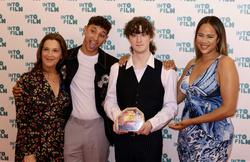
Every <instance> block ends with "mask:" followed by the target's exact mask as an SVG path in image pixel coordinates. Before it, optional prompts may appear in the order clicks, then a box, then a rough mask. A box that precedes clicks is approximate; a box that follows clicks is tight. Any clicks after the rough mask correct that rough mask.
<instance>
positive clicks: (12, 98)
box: [9, 96, 15, 105]
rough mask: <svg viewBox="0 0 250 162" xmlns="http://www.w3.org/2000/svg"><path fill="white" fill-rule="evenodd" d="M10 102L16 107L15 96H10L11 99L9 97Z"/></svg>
mask: <svg viewBox="0 0 250 162" xmlns="http://www.w3.org/2000/svg"><path fill="white" fill-rule="evenodd" d="M9 101H10V104H11V105H15V99H14V97H13V96H10V97H9Z"/></svg>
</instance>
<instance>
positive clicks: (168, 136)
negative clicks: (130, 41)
mask: <svg viewBox="0 0 250 162" xmlns="http://www.w3.org/2000/svg"><path fill="white" fill-rule="evenodd" d="M162 138H163V139H172V134H170V133H168V130H167V129H165V128H164V129H162Z"/></svg>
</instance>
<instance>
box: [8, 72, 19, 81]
mask: <svg viewBox="0 0 250 162" xmlns="http://www.w3.org/2000/svg"><path fill="white" fill-rule="evenodd" d="M8 77H9V78H10V81H11V82H16V81H17V80H19V79H20V77H21V74H20V73H9V74H8Z"/></svg>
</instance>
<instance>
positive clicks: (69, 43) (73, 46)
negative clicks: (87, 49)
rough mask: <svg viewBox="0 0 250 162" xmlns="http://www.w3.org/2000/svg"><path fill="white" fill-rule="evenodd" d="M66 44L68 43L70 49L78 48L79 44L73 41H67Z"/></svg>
mask: <svg viewBox="0 0 250 162" xmlns="http://www.w3.org/2000/svg"><path fill="white" fill-rule="evenodd" d="M65 42H66V43H67V47H68V49H71V48H76V47H77V44H75V41H74V40H73V39H65Z"/></svg>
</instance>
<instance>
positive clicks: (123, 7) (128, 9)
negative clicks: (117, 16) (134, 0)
mask: <svg viewBox="0 0 250 162" xmlns="http://www.w3.org/2000/svg"><path fill="white" fill-rule="evenodd" d="M117 7H118V8H119V9H120V12H122V13H135V8H134V7H132V5H131V3H117Z"/></svg>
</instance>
